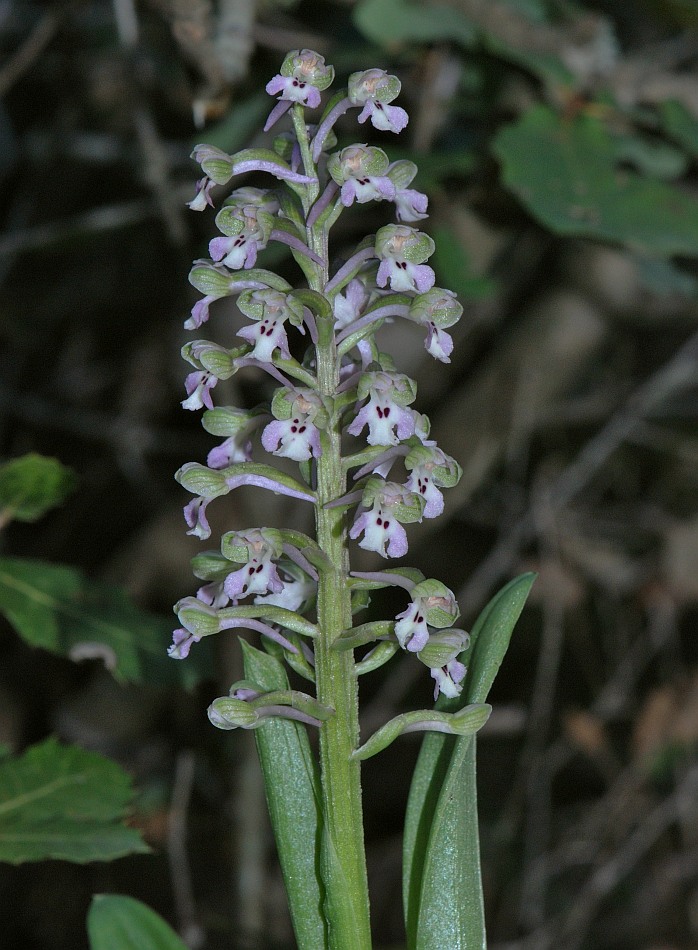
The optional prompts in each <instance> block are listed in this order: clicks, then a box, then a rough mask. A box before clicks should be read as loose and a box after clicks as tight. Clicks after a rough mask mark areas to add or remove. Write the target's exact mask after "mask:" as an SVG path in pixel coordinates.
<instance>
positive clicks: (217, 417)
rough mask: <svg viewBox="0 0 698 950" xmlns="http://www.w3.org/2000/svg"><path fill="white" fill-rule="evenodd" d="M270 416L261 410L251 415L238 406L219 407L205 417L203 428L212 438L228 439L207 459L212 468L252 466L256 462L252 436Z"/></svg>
mask: <svg viewBox="0 0 698 950" xmlns="http://www.w3.org/2000/svg"><path fill="white" fill-rule="evenodd" d="M265 417H267V418H268V415H267V413H266V412H264V411H263V410H262V409H260V408H258V409H255V410H253V411H251V412H246V411H244V410H243V409H236V408H235V407H234V406H216V407H215V408H214V409H209V411H208V412H205V413H204V417H203V419H202V420H201V424H202V425H203V427H204V429H205V430H206V431H207V432H210V433H211V435H219V436H227V438H226V439H225V440H224V441H223V442H222V443H221V444H220V445H217V446H215V447H214V448H212V449H211V451H210V452H209V453H208V457H207V459H206V464H207V465H208V466H209V468H216V469H219V468H227V466H228V465H234V464H235V463H236V462H249V461H250V460H251V458H252V443H251V442H250V434H251V433H252V432H253V431H254V430H255V429H257V428H259V426H260V425H261V424H262V422H263V420H264V418H265Z"/></svg>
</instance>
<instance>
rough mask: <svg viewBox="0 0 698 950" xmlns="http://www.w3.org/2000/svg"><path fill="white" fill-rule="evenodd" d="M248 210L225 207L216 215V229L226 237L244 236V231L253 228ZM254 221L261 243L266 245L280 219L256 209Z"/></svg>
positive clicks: (233, 206)
mask: <svg viewBox="0 0 698 950" xmlns="http://www.w3.org/2000/svg"><path fill="white" fill-rule="evenodd" d="M248 210H249V209H248ZM248 210H246V209H244V208H240V207H238V206H236V205H223V207H222V208H221V210H220V211H219V212H218V214H217V215H216V227H217V228H218V230H219V231H220V232H221V233H222V234H225V236H226V237H236V236H237V235H238V234H242V232H243V231H245V230H246V229H247V228H249V227H251V224H250V221H249V220H248V218H249V217H250V215H249V214H248ZM254 220H255V221H256V223H257V228H258V229H259V232H260V237H261V241H260V243H262V244H266V243H267V242H268V241H269V235H270V234H271V232H272V231H273V230H274V227H275V226H276V222H277V220H278V219H277V218H276V216H275V215H273V214H269V212H268V211H263V210H262V209H261V208H255V209H254ZM248 233H249V232H248Z"/></svg>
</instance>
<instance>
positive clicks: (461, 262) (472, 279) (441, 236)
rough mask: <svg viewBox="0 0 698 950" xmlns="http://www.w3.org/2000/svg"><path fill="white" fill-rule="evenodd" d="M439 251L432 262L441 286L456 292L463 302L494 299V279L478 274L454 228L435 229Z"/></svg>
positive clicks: (495, 287)
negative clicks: (472, 268)
mask: <svg viewBox="0 0 698 950" xmlns="http://www.w3.org/2000/svg"><path fill="white" fill-rule="evenodd" d="M433 234H434V241H435V242H436V250H435V251H434V255H433V257H432V259H431V263H432V265H433V267H434V269H435V270H436V273H437V274H438V277H439V281H440V284H441V286H443V287H449V288H450V289H452V290H453V291H455V293H456V295H457V296H458V297H459V298H461V299H462V300H483V299H485V298H486V297H491V296H492V294H493V293H494V292H495V290H496V289H497V284H496V283H495V281H493V280H492V278H491V277H485V276H482V275H478V274H474V273H473V272H472V271H471V268H470V262H469V261H468V258H467V256H466V253H465V251H464V250H463V243H462V241H460V240H459V239H458V237H457V235H456V234H455V233H454V231H453V229H452V228H449V227H443V226H442V227H438V228H434V230H433Z"/></svg>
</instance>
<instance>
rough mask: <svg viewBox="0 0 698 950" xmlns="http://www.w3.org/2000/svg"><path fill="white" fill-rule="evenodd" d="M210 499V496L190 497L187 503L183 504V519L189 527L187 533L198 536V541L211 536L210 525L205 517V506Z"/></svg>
mask: <svg viewBox="0 0 698 950" xmlns="http://www.w3.org/2000/svg"><path fill="white" fill-rule="evenodd" d="M210 501H211V499H210V498H201V497H199V498H192V500H191V501H190V502H189V504H188V505H185V506H184V520H185V521H186V523H187V526H188V528H189V531H187V534H191V535H193V536H194V537H195V538H199V540H200V541H205V540H206V538H210V537H211V527H210V525H209V523H208V518H207V517H206V507H207V505H208V503H209V502H210Z"/></svg>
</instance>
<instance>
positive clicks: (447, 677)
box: [431, 659, 467, 699]
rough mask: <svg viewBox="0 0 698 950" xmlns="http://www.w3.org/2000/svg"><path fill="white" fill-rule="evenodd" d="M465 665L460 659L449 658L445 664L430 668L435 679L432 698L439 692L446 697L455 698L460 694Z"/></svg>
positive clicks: (436, 696)
mask: <svg viewBox="0 0 698 950" xmlns="http://www.w3.org/2000/svg"><path fill="white" fill-rule="evenodd" d="M466 672H467V670H466V667H465V666H464V665H463V664H462V663H461V662H460V660H455V659H454V660H449V662H448V663H447V664H446V665H445V666H437V667H435V668H432V669H431V675H432V677H433V679H434V680H435V686H434V699H437V698H438V695H439V693H441V694H442V695H444V696H446V698H447V699H455V698H456V696H460V694H461V692H462V689H463V686H462V683H463V680H464V679H465V674H466Z"/></svg>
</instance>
